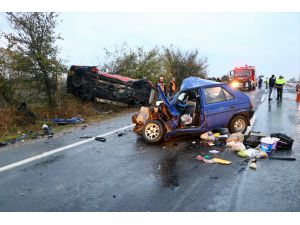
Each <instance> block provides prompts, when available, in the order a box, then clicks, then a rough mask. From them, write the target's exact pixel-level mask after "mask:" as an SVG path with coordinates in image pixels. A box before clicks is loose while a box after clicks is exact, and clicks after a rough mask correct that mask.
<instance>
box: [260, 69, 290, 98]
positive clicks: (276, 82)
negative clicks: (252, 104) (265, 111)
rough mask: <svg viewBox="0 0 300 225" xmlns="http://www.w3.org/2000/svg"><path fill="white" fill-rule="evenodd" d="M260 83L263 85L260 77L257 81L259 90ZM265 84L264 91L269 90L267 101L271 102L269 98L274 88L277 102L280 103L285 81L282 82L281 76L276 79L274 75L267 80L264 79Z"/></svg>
mask: <svg viewBox="0 0 300 225" xmlns="http://www.w3.org/2000/svg"><path fill="white" fill-rule="evenodd" d="M262 83H263V80H262V78H261V77H260V78H259V80H258V87H259V88H261V86H262ZM265 84H266V89H269V99H268V100H269V101H271V100H272V98H271V95H272V91H273V89H274V88H276V89H277V100H278V101H281V100H282V91H283V86H284V85H285V80H284V78H283V76H279V77H278V78H276V77H275V75H274V74H273V75H272V76H271V77H270V78H269V79H268V78H266V80H265Z"/></svg>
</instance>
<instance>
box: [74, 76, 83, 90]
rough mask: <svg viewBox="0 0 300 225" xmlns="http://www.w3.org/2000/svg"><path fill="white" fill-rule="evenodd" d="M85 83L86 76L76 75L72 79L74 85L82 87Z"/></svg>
mask: <svg viewBox="0 0 300 225" xmlns="http://www.w3.org/2000/svg"><path fill="white" fill-rule="evenodd" d="M84 83H85V80H84V77H83V76H80V75H74V76H73V79H72V84H73V86H74V87H77V88H78V87H81V86H82V85H83V84H84Z"/></svg>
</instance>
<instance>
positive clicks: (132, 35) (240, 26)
mask: <svg viewBox="0 0 300 225" xmlns="http://www.w3.org/2000/svg"><path fill="white" fill-rule="evenodd" d="M2 15H3V14H2ZM61 18H62V20H63V22H62V23H61V24H60V25H59V27H58V31H59V32H60V33H61V35H62V37H63V38H64V41H62V42H60V43H59V45H60V46H61V48H62V51H61V55H62V57H63V58H66V59H68V61H69V62H68V64H69V65H70V64H77V65H96V64H98V58H100V59H101V58H102V57H103V48H107V49H109V50H113V49H114V46H116V45H120V44H121V43H122V42H127V43H128V44H129V45H130V46H131V47H136V46H144V47H145V48H151V47H154V46H161V45H166V46H168V45H171V44H173V45H175V46H177V47H179V48H181V49H183V50H192V49H195V48H196V49H198V50H199V52H200V56H201V57H207V58H208V64H209V68H208V70H209V75H210V76H219V75H222V74H226V73H228V72H229V70H230V69H232V67H234V66H239V65H245V64H248V65H252V66H255V67H256V69H257V72H258V74H259V75H260V74H263V75H267V76H269V75H270V74H275V75H284V76H286V77H292V76H296V77H297V78H298V76H299V75H300V13H62V14H61ZM6 23H7V22H5V20H4V17H3V16H1V18H0V28H1V29H2V30H5V29H6V28H7V24H6Z"/></svg>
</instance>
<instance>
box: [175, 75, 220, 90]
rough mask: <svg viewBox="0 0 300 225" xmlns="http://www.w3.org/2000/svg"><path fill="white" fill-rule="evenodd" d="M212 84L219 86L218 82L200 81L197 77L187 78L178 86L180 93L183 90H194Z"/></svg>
mask: <svg viewBox="0 0 300 225" xmlns="http://www.w3.org/2000/svg"><path fill="white" fill-rule="evenodd" d="M214 84H220V82H215V81H212V80H206V79H201V78H199V77H188V78H185V79H184V80H183V81H182V84H181V86H180V91H185V90H189V89H194V88H198V87H203V86H208V85H214Z"/></svg>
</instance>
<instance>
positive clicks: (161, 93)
mask: <svg viewBox="0 0 300 225" xmlns="http://www.w3.org/2000/svg"><path fill="white" fill-rule="evenodd" d="M157 90H158V92H159V94H160V95H161V96H162V98H163V101H164V103H165V104H166V106H167V107H168V109H169V111H170V114H171V115H172V116H174V117H175V116H179V115H180V114H179V112H178V111H177V110H176V109H175V107H174V106H173V105H172V104H171V103H170V102H169V100H168V99H167V97H166V96H165V94H164V92H163V91H162V90H161V88H160V86H159V85H157Z"/></svg>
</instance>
